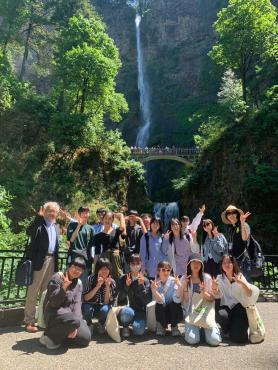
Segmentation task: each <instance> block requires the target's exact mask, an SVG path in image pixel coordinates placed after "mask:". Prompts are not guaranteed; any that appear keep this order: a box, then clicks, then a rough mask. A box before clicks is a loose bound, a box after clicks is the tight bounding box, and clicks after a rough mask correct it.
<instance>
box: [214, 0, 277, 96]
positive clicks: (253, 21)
mask: <svg viewBox="0 0 278 370" xmlns="http://www.w3.org/2000/svg"><path fill="white" fill-rule="evenodd" d="M276 17H277V11H276V8H275V6H274V5H272V4H271V1H270V0H229V4H228V6H227V7H226V8H223V9H222V10H221V11H220V12H219V13H218V19H217V21H216V22H215V23H214V29H215V31H216V32H217V35H218V38H219V41H218V42H217V44H216V45H215V46H213V48H212V50H211V51H210V52H209V56H210V57H211V58H212V59H213V60H214V61H215V62H216V63H217V64H220V65H223V66H224V67H225V68H227V69H229V68H231V69H232V70H233V71H235V72H236V73H238V75H239V77H240V79H241V84H242V93H243V99H244V100H245V101H247V78H248V73H249V72H250V70H251V68H252V66H254V63H255V62H256V61H257V60H258V59H260V58H264V57H269V56H271V55H272V56H273V55H274V54H275V50H276V51H277V34H278V32H277V24H276Z"/></svg>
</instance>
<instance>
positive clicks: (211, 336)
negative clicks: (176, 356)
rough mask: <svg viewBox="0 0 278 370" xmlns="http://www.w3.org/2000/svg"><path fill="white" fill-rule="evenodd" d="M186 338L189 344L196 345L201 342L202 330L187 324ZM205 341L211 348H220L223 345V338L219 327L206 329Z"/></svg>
mask: <svg viewBox="0 0 278 370" xmlns="http://www.w3.org/2000/svg"><path fill="white" fill-rule="evenodd" d="M184 329H185V331H184V338H185V341H186V342H187V343H188V344H191V345H194V344H197V343H199V342H200V331H201V328H199V327H198V326H194V325H191V324H188V323H187V322H186V323H185V327H184ZM204 332H205V340H206V342H207V344H209V345H210V346H218V345H219V343H221V336H220V331H219V328H218V326H215V327H214V328H211V329H204Z"/></svg>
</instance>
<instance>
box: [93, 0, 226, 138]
mask: <svg viewBox="0 0 278 370" xmlns="http://www.w3.org/2000/svg"><path fill="white" fill-rule="evenodd" d="M92 3H93V5H94V6H95V7H96V9H97V11H98V12H99V14H100V15H101V16H102V17H103V19H104V21H105V22H106V24H107V26H108V32H109V34H110V35H111V36H112V37H113V38H114V40H115V42H116V44H117V46H118V47H119V50H120V54H121V58H122V62H123V68H122V71H121V73H120V75H119V79H118V81H119V84H118V86H119V89H120V90H121V91H123V92H124V93H125V95H126V97H127V100H128V103H129V106H130V113H129V115H128V116H127V117H126V119H125V121H124V126H123V133H124V137H125V138H126V139H127V141H128V142H129V143H130V144H134V142H135V136H136V127H138V125H139V122H140V117H139V113H140V110H139V98H138V92H137V80H136V79H137V71H136V40H135V26H134V18H135V14H134V10H133V9H132V8H130V7H128V6H127V5H125V2H124V1H116V2H111V1H109V0H101V1H100V0H92ZM226 3H227V1H226V0H156V1H153V2H152V5H151V9H150V11H149V12H147V13H146V15H145V16H144V17H143V19H142V24H141V27H142V44H143V48H144V58H145V62H146V73H147V76H148V79H149V83H150V86H151V106H152V118H153V135H152V137H153V139H154V140H153V141H154V142H157V143H158V142H160V143H161V142H162V143H163V142H165V143H166V142H167V143H168V145H169V144H170V145H172V144H175V145H177V141H178V142H179V143H178V144H179V145H182V144H186V143H192V135H191V131H192V127H187V126H186V124H185V121H186V118H187V117H188V116H190V115H191V114H192V113H193V112H194V110H195V109H196V106H197V107H199V106H200V104H204V103H206V102H207V101H210V100H211V99H213V95H215V94H214V92H215V91H216V90H217V88H218V83H217V78H216V79H215V76H210V73H209V69H210V66H211V65H212V64H211V62H210V60H209V58H208V57H207V52H208V51H209V50H210V48H211V46H212V44H213V43H214V41H215V35H214V33H213V29H212V24H213V22H214V21H215V19H216V14H217V12H218V11H219V10H220V9H221V8H222V7H223V6H224V5H225V4H226ZM204 75H205V76H206V78H204ZM204 81H205V82H204Z"/></svg>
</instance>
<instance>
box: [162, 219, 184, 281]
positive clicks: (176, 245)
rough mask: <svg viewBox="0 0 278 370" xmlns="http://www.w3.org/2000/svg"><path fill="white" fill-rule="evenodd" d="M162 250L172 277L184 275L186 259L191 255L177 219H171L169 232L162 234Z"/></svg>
mask: <svg viewBox="0 0 278 370" xmlns="http://www.w3.org/2000/svg"><path fill="white" fill-rule="evenodd" d="M162 250H163V252H164V253H165V254H166V255H168V258H169V262H170V264H171V266H172V268H173V272H174V275H178V276H182V275H184V274H185V272H186V265H187V261H188V258H189V256H190V255H191V242H190V239H188V238H187V237H186V235H184V234H183V232H182V227H181V223H180V221H179V220H178V219H177V218H172V220H171V222H170V230H169V231H168V232H167V233H166V234H164V238H163V243H162Z"/></svg>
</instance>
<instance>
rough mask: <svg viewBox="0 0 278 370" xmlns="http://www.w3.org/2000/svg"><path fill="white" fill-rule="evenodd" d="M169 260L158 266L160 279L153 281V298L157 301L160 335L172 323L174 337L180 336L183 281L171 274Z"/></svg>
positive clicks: (156, 312) (157, 332) (163, 333)
mask: <svg viewBox="0 0 278 370" xmlns="http://www.w3.org/2000/svg"><path fill="white" fill-rule="evenodd" d="M171 270H172V267H171V265H170V263H169V262H167V261H161V262H159V264H158V266H157V274H158V280H157V279H155V280H154V281H151V290H152V295H153V300H155V301H156V306H155V316H156V321H157V331H156V334H157V335H158V336H164V335H165V334H166V330H167V328H168V325H169V324H170V325H171V333H172V336H173V337H177V336H180V335H181V334H180V331H179V329H178V323H179V322H181V321H182V317H183V314H182V308H181V304H180V302H181V282H180V279H179V277H177V276H176V277H173V276H171Z"/></svg>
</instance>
